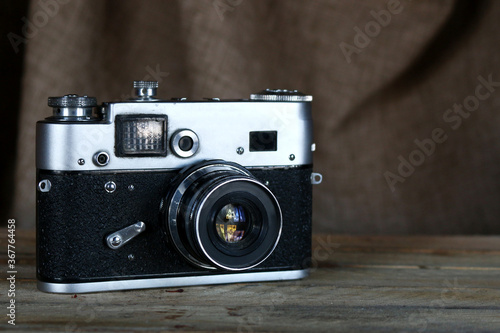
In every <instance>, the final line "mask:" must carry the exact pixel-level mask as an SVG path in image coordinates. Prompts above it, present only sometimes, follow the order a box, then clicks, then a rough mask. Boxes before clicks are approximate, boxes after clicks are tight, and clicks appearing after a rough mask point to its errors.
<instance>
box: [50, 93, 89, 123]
mask: <svg viewBox="0 0 500 333" xmlns="http://www.w3.org/2000/svg"><path fill="white" fill-rule="evenodd" d="M48 105H49V106H50V107H52V108H53V109H54V111H53V112H54V113H53V116H54V117H56V118H71V117H78V118H91V117H92V108H94V107H96V106H97V99H96V98H95V97H88V96H78V95H75V94H70V95H64V96H61V97H49V99H48Z"/></svg>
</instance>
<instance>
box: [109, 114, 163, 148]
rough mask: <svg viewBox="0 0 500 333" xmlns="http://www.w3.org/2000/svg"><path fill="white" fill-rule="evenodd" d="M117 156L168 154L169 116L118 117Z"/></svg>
mask: <svg viewBox="0 0 500 333" xmlns="http://www.w3.org/2000/svg"><path fill="white" fill-rule="evenodd" d="M115 140H116V142H115V149H116V156H119V157H127V156H145V157H147V156H167V117H166V116H157V115H141V116H117V117H116V139H115Z"/></svg>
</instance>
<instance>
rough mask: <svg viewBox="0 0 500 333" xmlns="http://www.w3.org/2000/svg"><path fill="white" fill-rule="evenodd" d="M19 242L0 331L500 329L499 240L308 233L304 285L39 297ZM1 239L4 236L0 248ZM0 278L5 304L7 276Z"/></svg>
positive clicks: (2, 257)
mask: <svg viewBox="0 0 500 333" xmlns="http://www.w3.org/2000/svg"><path fill="white" fill-rule="evenodd" d="M16 237H17V238H16V243H17V244H18V246H19V252H18V253H17V255H18V259H19V260H20V262H21V263H20V264H19V266H18V274H17V276H16V277H17V278H18V280H17V281H16V289H17V292H16V304H17V313H16V314H17V325H16V327H15V328H14V327H12V326H10V325H8V324H7V323H6V320H5V319H4V320H3V321H1V322H0V329H7V330H12V331H14V330H20V329H22V330H27V331H50V332H55V331H67V332H72V331H80V332H89V331H109V332H150V331H166V330H186V331H243V332H259V331H294V332H304V331H337V330H338V331H345V330H347V331H361V330H366V331H373V332H379V331H380V332H387V331H405V332H422V331H425V330H429V331H435V332H450V331H464V332H468V331H500V302H499V300H500V279H499V276H500V275H499V273H500V272H499V271H498V267H500V266H499V265H498V263H499V262H500V259H499V257H500V255H499V254H498V250H499V249H498V245H497V244H499V243H500V237H484V238H483V237H470V238H469V237H443V238H442V239H440V237H430V240H428V239H426V237H395V236H391V237H366V236H360V237H351V236H330V235H324V236H315V237H314V250H313V253H315V254H314V257H315V258H314V260H313V263H314V266H313V269H312V273H311V276H310V277H309V278H307V279H304V280H300V281H284V282H270V283H251V284H231V285H219V286H196V287H183V288H170V289H164V288H159V289H152V290H138V291H122V292H110V293H93V294H78V295H76V297H75V295H56V294H47V293H42V292H39V291H38V290H36V281H35V278H34V277H35V275H34V273H35V268H34V265H35V261H34V258H35V257H34V233H33V232H27V233H24V232H22V231H18V233H17V236H16ZM5 239H6V237H5V230H2V232H1V233H0V248H2V249H4V248H6V242H5ZM490 246H491V247H490ZM5 252H6V251H5V250H1V251H0V262H1V263H2V265H3V267H5V266H4V264H5V263H6V260H7V258H6V253H5ZM0 278H1V280H0V299H1V302H5V301H6V300H7V297H6V290H7V289H8V284H7V282H6V269H2V271H1V272H0ZM181 290H182V292H181ZM2 306H3V305H2ZM4 308H5V307H4Z"/></svg>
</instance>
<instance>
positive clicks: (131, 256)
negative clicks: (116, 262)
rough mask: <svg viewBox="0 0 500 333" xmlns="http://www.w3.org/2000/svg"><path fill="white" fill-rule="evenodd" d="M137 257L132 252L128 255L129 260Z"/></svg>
mask: <svg viewBox="0 0 500 333" xmlns="http://www.w3.org/2000/svg"><path fill="white" fill-rule="evenodd" d="M134 259H135V256H134V255H133V254H132V253H131V254H129V255H128V260H130V261H133V260H134Z"/></svg>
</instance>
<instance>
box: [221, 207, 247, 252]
mask: <svg viewBox="0 0 500 333" xmlns="http://www.w3.org/2000/svg"><path fill="white" fill-rule="evenodd" d="M245 211H246V209H245V208H244V207H243V206H242V205H239V204H232V203H230V204H227V205H225V206H224V207H222V209H221V210H219V213H217V215H216V218H215V229H216V230H217V235H218V236H219V237H220V239H222V240H223V241H224V242H226V243H228V244H232V243H238V242H239V241H241V240H242V239H243V238H244V237H245V233H246V232H247V230H248V229H249V225H250V224H251V223H252V221H250V220H248V219H247V216H248V213H246V212H245Z"/></svg>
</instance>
